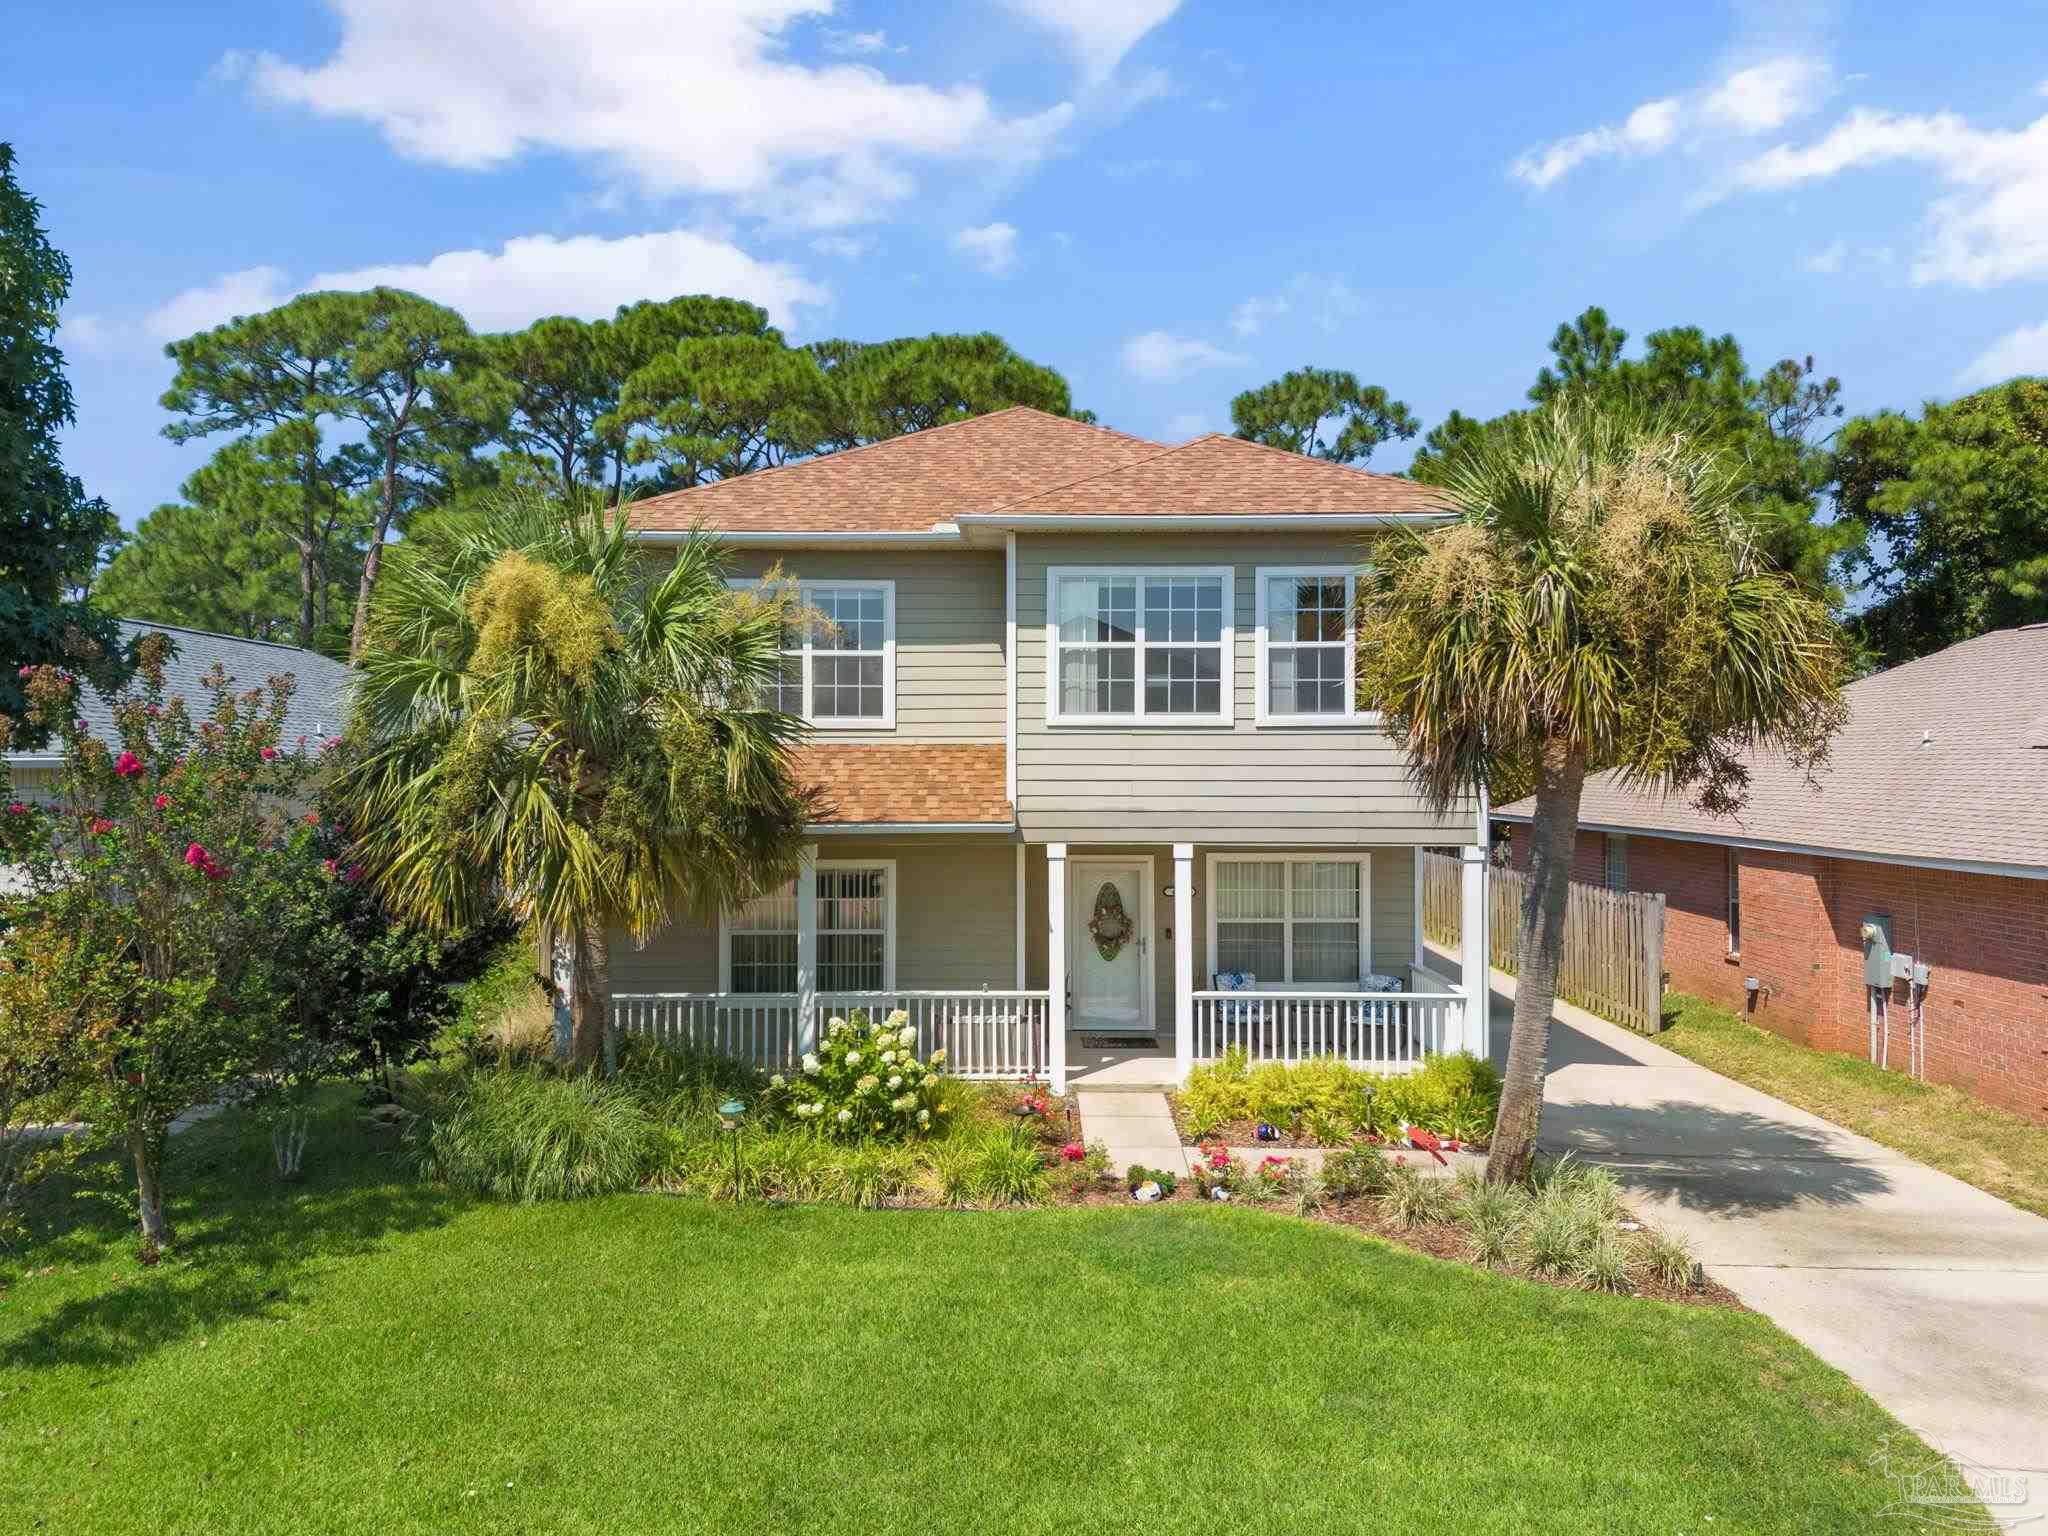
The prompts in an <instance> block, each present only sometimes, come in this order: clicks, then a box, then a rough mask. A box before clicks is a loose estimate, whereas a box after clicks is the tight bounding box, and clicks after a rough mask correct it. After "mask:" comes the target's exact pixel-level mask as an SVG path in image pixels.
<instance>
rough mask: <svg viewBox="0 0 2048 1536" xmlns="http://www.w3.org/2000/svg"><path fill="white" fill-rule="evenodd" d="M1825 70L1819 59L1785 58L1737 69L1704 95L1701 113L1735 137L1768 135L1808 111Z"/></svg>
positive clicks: (1795, 56)
mask: <svg viewBox="0 0 2048 1536" xmlns="http://www.w3.org/2000/svg"><path fill="white" fill-rule="evenodd" d="M1826 80H1827V70H1826V69H1825V68H1823V67H1822V65H1821V63H1820V61H1819V60H1818V59H1812V58H1807V57H1805V56H1803V55H1800V54H1785V55H1782V56H1781V57H1779V58H1775V59H1767V60H1765V61H1764V62H1763V63H1761V64H1758V65H1755V66H1753V67H1751V68H1749V69H1739V70H1737V71H1736V72H1735V73H1734V74H1732V75H1730V76H1729V77H1728V78H1727V79H1726V80H1723V81H1722V82H1721V83H1720V84H1719V85H1718V86H1716V87H1715V88H1714V89H1713V90H1711V91H1709V92H1708V93H1707V98H1706V100H1705V101H1703V102H1702V103H1701V104H1700V110H1701V112H1702V113H1703V114H1704V115H1705V117H1706V118H1707V120H1708V121H1709V122H1711V123H1714V124H1716V125H1718V126H1720V127H1723V128H1727V129H1729V130H1730V131H1731V132H1734V133H1769V132H1770V131H1771V130H1772V129H1773V128H1781V127H1783V126H1784V125H1785V124H1786V123H1788V122H1790V121H1791V120H1792V119H1793V118H1795V117H1797V116H1799V115H1800V114H1801V113H1802V112H1807V111H1811V110H1812V108H1813V104H1814V102H1815V100H1816V99H1817V98H1818V96H1819V94H1820V90H1821V88H1822V86H1823V85H1824V84H1825V83H1826Z"/></svg>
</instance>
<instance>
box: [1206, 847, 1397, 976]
mask: <svg viewBox="0 0 2048 1536" xmlns="http://www.w3.org/2000/svg"><path fill="white" fill-rule="evenodd" d="M1224 864H1356V865H1357V866H1358V974H1359V976H1360V977H1361V978H1363V977H1366V976H1369V975H1371V974H1372V855H1371V854H1369V853H1360V854H1345V853H1265V852H1256V853H1255V852H1245V853H1212V854H1210V855H1209V878H1208V885H1207V889H1208V892H1209V900H1208V903H1207V905H1208V909H1209V911H1208V920H1209V947H1208V949H1207V950H1205V951H1204V952H1203V956H1202V959H1203V962H1204V964H1205V965H1206V966H1207V968H1208V969H1207V972H1206V974H1205V976H1204V977H1203V978H1202V979H1203V980H1204V981H1206V982H1207V984H1208V985H1207V986H1204V987H1201V988H1198V989H1197V990H1199V991H1207V990H1209V987H1213V986H1214V985H1215V979H1216V925H1217V916H1216V909H1217V908H1218V906H1219V905H1221V902H1220V899H1219V895H1218V893H1219V891H1220V890H1221V886H1220V885H1219V884H1218V883H1217V879H1216V871H1217V868H1218V867H1219V866H1221V865H1224ZM1282 929H1283V931H1282V933H1281V936H1280V946H1281V953H1282V954H1283V955H1285V956H1286V958H1287V969H1288V971H1289V972H1290V973H1291V972H1292V971H1293V970H1294V877H1293V875H1292V874H1291V873H1290V874H1289V876H1288V881H1287V915H1286V917H1285V918H1284V919H1283V920H1282ZM1253 990H1254V991H1258V992H1342V991H1344V990H1345V987H1344V984H1343V983H1342V982H1335V981H1300V982H1297V981H1272V982H1268V981H1265V980H1263V979H1262V980H1260V982H1259V983H1258V985H1257V986H1256V987H1255V988H1254V989H1253Z"/></svg>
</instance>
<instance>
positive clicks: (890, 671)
mask: <svg viewBox="0 0 2048 1536" xmlns="http://www.w3.org/2000/svg"><path fill="white" fill-rule="evenodd" d="M726 585H727V586H729V587H733V588H736V589H738V590H741V591H757V590H759V589H760V588H761V587H762V586H764V585H765V583H764V582H763V581H762V580H761V578H759V577H757V576H756V577H735V578H733V579H732V580H730V581H728V582H727V583H726ZM789 585H792V586H794V587H795V588H796V591H797V597H798V598H799V600H801V601H803V602H804V603H806V604H808V603H809V601H810V594H811V593H812V592H815V591H817V590H819V589H820V588H823V587H830V588H832V589H834V590H836V591H856V592H880V593H881V594H882V712H881V714H880V715H878V716H875V717H874V718H872V719H865V718H864V719H857V720H856V719H848V718H846V717H844V716H841V715H834V716H832V717H830V718H827V719H820V718H819V717H818V715H817V712H816V711H815V709H814V708H813V707H812V693H811V678H812V666H811V658H812V657H813V656H814V655H816V654H818V653H817V651H816V649H815V648H814V647H813V646H812V644H811V635H810V632H809V630H808V629H806V631H805V633H804V648H803V692H804V707H803V719H804V722H805V723H806V724H808V725H809V726H810V728H811V729H812V730H814V731H893V730H895V729H896V583H895V582H894V581H893V580H881V581H869V580H859V581H852V580H849V581H834V580H832V579H831V578H830V577H816V578H813V579H809V580H806V579H805V578H803V577H796V578H794V579H793V580H792V581H791V582H790V583H789ZM784 654H785V655H787V654H789V653H788V652H784ZM824 654H826V655H832V654H834V653H832V652H829V651H828V652H825V653H824ZM842 654H844V653H842ZM854 654H864V653H854Z"/></svg>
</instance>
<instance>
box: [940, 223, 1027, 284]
mask: <svg viewBox="0 0 2048 1536" xmlns="http://www.w3.org/2000/svg"><path fill="white" fill-rule="evenodd" d="M953 249H954V250H956V251H958V252H959V253H960V254H961V255H963V256H965V257H966V258H967V259H968V260H969V261H971V262H973V263H974V264H975V265H976V266H977V267H979V268H981V270H982V271H984V272H986V273H987V274H988V275H989V276H990V277H1008V276H1009V275H1010V273H1011V272H1013V271H1014V270H1016V266H1017V231H1016V229H1015V227H1014V226H1012V225H1009V224H983V225H981V226H980V227H978V228H975V229H963V230H961V231H960V233H959V234H957V235H955V236H954V237H953Z"/></svg>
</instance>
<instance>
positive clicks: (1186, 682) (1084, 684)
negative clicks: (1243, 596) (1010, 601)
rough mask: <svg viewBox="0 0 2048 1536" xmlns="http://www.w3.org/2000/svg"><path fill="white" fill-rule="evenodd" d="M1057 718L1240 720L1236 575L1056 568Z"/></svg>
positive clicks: (1052, 681)
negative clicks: (1232, 686)
mask: <svg viewBox="0 0 2048 1536" xmlns="http://www.w3.org/2000/svg"><path fill="white" fill-rule="evenodd" d="M1047 598H1048V602H1047V606H1048V609H1049V613H1050V618H1051V623H1050V626H1049V627H1050V630H1051V640H1052V643H1051V646H1050V647H1049V649H1050V652H1051V655H1050V657H1049V662H1050V666H1051V676H1050V678H1049V679H1048V687H1049V690H1050V700H1049V705H1050V707H1049V710H1048V714H1049V717H1050V718H1051V719H1053V720H1055V721H1060V720H1069V721H1094V722H1105V721H1160V722H1164V721H1169V720H1177V721H1189V722H1202V723H1209V724H1228V723H1229V720H1230V692H1229V672H1230V620H1229V614H1230V573H1229V572H1227V571H1220V570H1199V571H1197V570H1167V571H1157V572H1147V571H1055V572H1053V573H1052V575H1051V577H1050V579H1049V586H1048V591H1047Z"/></svg>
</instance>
